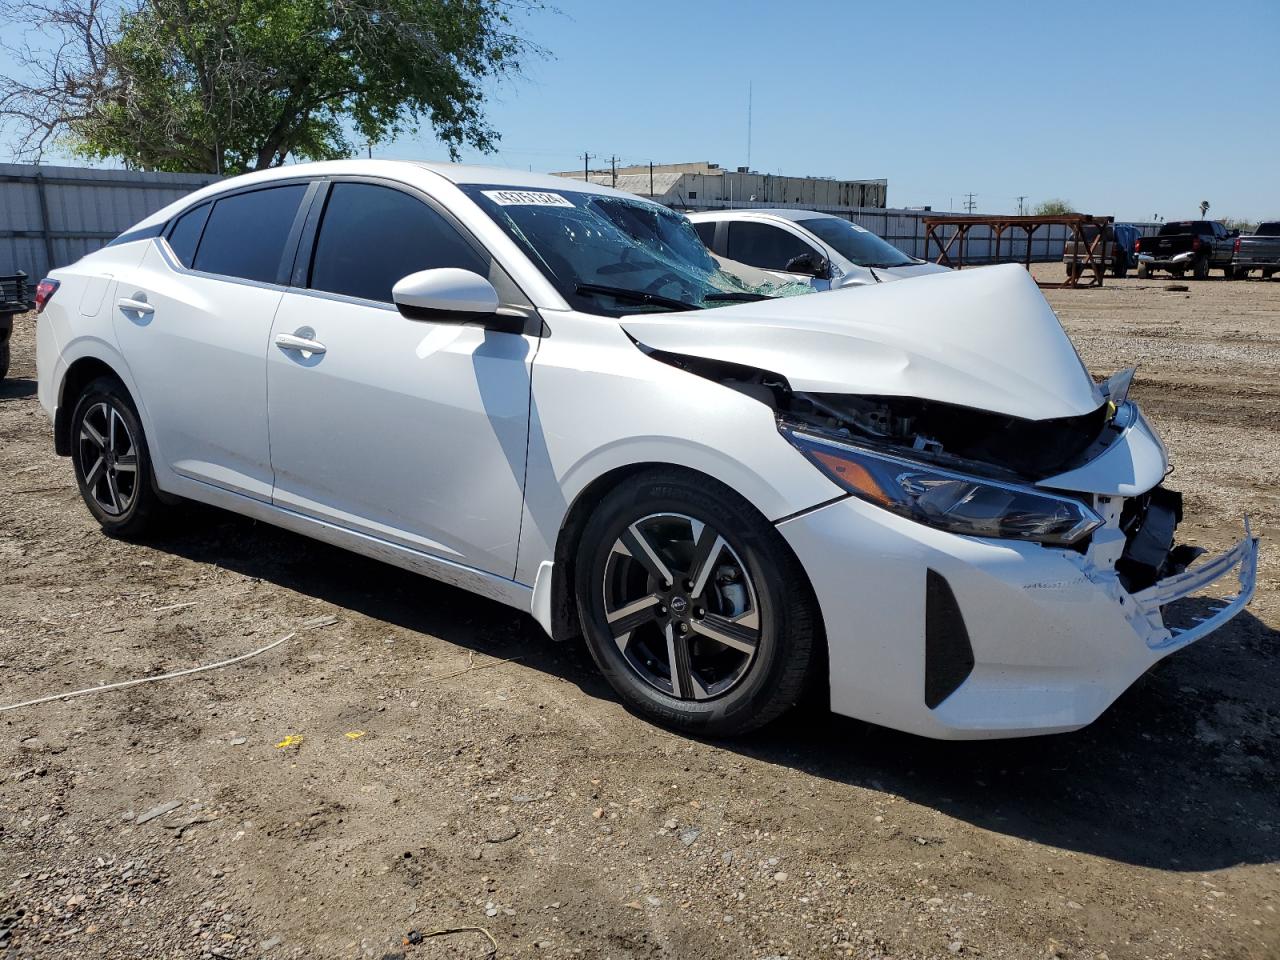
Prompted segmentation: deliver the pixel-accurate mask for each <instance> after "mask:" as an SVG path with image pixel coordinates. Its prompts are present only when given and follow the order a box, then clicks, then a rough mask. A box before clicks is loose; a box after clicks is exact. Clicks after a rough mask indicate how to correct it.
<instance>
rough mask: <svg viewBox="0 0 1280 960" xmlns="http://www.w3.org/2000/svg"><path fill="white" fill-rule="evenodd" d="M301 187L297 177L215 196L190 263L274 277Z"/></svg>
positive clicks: (248, 277) (236, 273)
mask: <svg viewBox="0 0 1280 960" xmlns="http://www.w3.org/2000/svg"><path fill="white" fill-rule="evenodd" d="M306 192H307V187H306V185H305V184H301V183H300V184H296V185H294V186H289V187H271V188H270V189H268V190H255V191H253V192H252V193H241V194H237V195H236V196H234V197H224V198H223V199H221V200H218V201H216V202H215V203H214V205H213V212H212V213H210V214H209V222H208V224H206V225H205V228H204V235H203V236H202V237H201V238H200V246H199V248H198V249H197V250H196V258H195V264H194V265H195V269H197V270H203V271H205V272H207V273H220V274H222V275H223V276H228V277H242V278H244V279H245V280H263V281H266V282H267V283H274V282H275V280H276V276H277V274H278V273H279V271H280V258H281V256H282V255H283V254H284V246H285V243H286V242H287V241H288V239H289V230H290V229H291V228H292V227H293V218H294V215H295V214H296V213H297V212H298V204H300V203H301V202H302V197H303V194H305V193H306Z"/></svg>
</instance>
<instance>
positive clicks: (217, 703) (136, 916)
mask: <svg viewBox="0 0 1280 960" xmlns="http://www.w3.org/2000/svg"><path fill="white" fill-rule="evenodd" d="M1041 272H1043V273H1044V274H1045V275H1046V276H1047V275H1049V274H1053V275H1055V276H1058V275H1060V274H1061V267H1060V266H1057V267H1045V268H1042V269H1041ZM1167 283H1168V281H1165V280H1153V281H1140V280H1128V281H1123V282H1112V281H1108V282H1107V285H1106V286H1105V287H1104V288H1102V289H1099V290H1068V291H1053V292H1050V293H1049V297H1050V299H1051V301H1052V302H1053V304H1054V306H1055V307H1056V308H1057V310H1058V311H1059V313H1060V315H1061V316H1062V318H1063V321H1064V323H1065V324H1066V326H1067V327H1068V329H1069V330H1070V332H1071V334H1072V336H1073V337H1074V338H1075V340H1076V343H1077V344H1078V346H1079V349H1080V351H1081V353H1082V355H1083V356H1084V358H1085V360H1086V362H1087V363H1088V364H1089V366H1090V368H1091V369H1092V370H1093V371H1094V372H1095V373H1097V374H1100V375H1101V374H1110V373H1111V372H1113V371H1114V370H1115V369H1118V368H1120V367H1122V366H1125V365H1128V364H1131V363H1133V362H1137V363H1138V364H1140V369H1139V376H1138V381H1137V386H1136V389H1135V395H1136V396H1137V398H1138V399H1139V400H1140V401H1141V402H1142V403H1143V405H1144V406H1145V409H1146V410H1147V412H1148V414H1149V416H1150V417H1151V419H1152V420H1153V421H1154V422H1155V423H1156V424H1157V426H1158V427H1159V428H1160V429H1161V430H1162V431H1163V434H1164V436H1165V438H1166V440H1167V442H1168V444H1169V447H1170V450H1171V454H1172V457H1173V460H1174V462H1175V464H1176V465H1177V472H1176V473H1175V474H1174V476H1173V477H1171V478H1170V481H1169V482H1170V485H1171V486H1173V487H1174V488H1177V489H1181V490H1183V491H1184V492H1185V493H1186V494H1187V521H1186V523H1185V524H1184V526H1183V527H1182V528H1181V532H1182V534H1183V538H1184V539H1190V540H1192V541H1193V542H1195V543H1198V544H1201V545H1204V546H1206V547H1208V548H1210V549H1222V548H1225V547H1227V546H1228V545H1229V544H1230V543H1231V542H1232V541H1233V540H1234V539H1235V538H1237V537H1238V536H1239V533H1240V522H1239V518H1240V515H1241V514H1242V513H1243V512H1244V511H1246V510H1248V511H1249V512H1250V513H1251V514H1252V516H1253V518H1254V522H1255V529H1256V530H1258V531H1260V533H1261V535H1262V537H1263V549H1264V554H1263V560H1262V566H1261V572H1260V578H1261V583H1260V586H1259V591H1258V596H1257V598H1256V599H1255V601H1254V603H1253V605H1252V606H1251V608H1250V609H1249V611H1248V612H1247V613H1246V614H1244V615H1242V616H1241V617H1239V618H1238V619H1237V620H1236V621H1234V622H1233V623H1232V624H1231V625H1230V626H1229V627H1228V628H1226V629H1224V630H1222V631H1221V632H1220V633H1219V634H1217V635H1215V636H1213V637H1212V638H1210V639H1209V640H1206V641H1205V642H1203V643H1201V644H1198V645H1196V646H1193V647H1191V648H1189V649H1187V650H1185V651H1182V652H1180V653H1178V654H1176V655H1175V656H1173V657H1172V658H1170V659H1169V660H1167V661H1165V662H1164V663H1163V664H1161V665H1160V666H1159V667H1158V668H1157V669H1156V670H1155V671H1153V672H1152V673H1151V674H1150V675H1148V676H1147V677H1145V678H1144V679H1143V680H1141V681H1140V682H1139V683H1138V684H1137V685H1135V687H1134V688H1133V689H1131V690H1130V691H1129V692H1128V693H1126V694H1125V695H1124V696H1123V697H1121V699H1120V700H1119V701H1118V702H1117V703H1116V704H1115V705H1114V706H1113V707H1112V708H1111V709H1110V710H1109V711H1108V712H1107V713H1106V714H1105V715H1104V716H1103V717H1102V718H1101V719H1100V720H1099V721H1098V722H1097V723H1095V724H1094V725H1093V726H1092V727H1090V728H1088V729H1086V730H1084V731H1081V732H1079V733H1076V734H1071V735H1065V736H1057V737H1051V738H1044V739H1038V740H1032V741H1021V742H996V743H976V744H964V743H960V744H956V743H934V742H929V741H925V740H921V739H917V738H913V737H909V736H905V735H901V734H896V733H892V732H890V731H886V730H883V729H877V728H872V727H868V726H866V725H863V724H859V723H855V722H853V721H849V720H845V719H842V718H839V717H835V716H831V715H829V714H827V713H825V712H823V711H821V710H810V711H806V712H802V713H800V714H798V715H795V716H793V717H791V718H789V719H787V720H784V721H783V722H780V723H778V724H776V725H774V726H773V727H771V728H769V729H767V730H765V731H763V732H761V733H759V734H758V735H755V736H752V737H750V738H748V739H745V740H742V741H739V742H734V743H714V742H703V741H699V740H694V739H689V738H686V737H681V736H676V735H673V734H671V733H668V732H664V731H662V730H659V729H656V728H655V727H653V726H651V725H650V724H648V723H646V722H644V721H643V720H641V719H639V718H637V717H635V716H633V715H631V714H629V713H628V712H627V711H626V710H624V709H622V708H621V707H620V706H619V705H618V703H617V701H616V699H615V698H614V697H613V695H612V694H611V692H610V690H609V689H608V688H607V687H606V686H605V685H604V683H603V682H602V681H601V680H600V679H599V678H598V676H597V674H596V672H595V670H594V669H593V667H592V665H591V662H590V660H589V658H588V656H587V655H586V654H585V652H584V651H583V650H581V649H577V648H574V647H569V646H558V645H556V644H553V643H552V642H551V641H550V640H548V639H547V638H546V637H545V636H544V635H543V634H542V633H541V632H540V630H539V628H538V627H537V626H536V625H535V624H534V623H533V621H532V620H530V619H529V618H527V617H525V616H522V615H519V614H518V613H516V612H514V611H511V610H509V609H506V608H504V607H501V606H498V605H496V604H493V603H490V602H486V601H483V600H479V599H476V598H474V597H472V596H469V595H467V594H464V593H462V592H460V591H458V590H455V589H451V588H448V587H444V586H440V585H437V584H434V583H431V582H429V581H425V580H422V579H418V578H415V577H414V576H411V575H409V574H407V573H402V572H400V571H397V570H395V569H392V568H390V567H386V566H383V565H380V564H378V563H375V562H372V561H368V560H364V559H361V558H358V557H355V556H352V555H348V554H346V553H343V552H341V551H338V550H335V549H330V548H327V547H324V546H321V545H319V544H316V543H312V542H309V541H307V540H304V539H302V538H300V537H297V536H293V535H291V534H287V533H283V532H281V531H278V530H275V529H272V528H271V527H268V526H264V525H261V524H255V523H253V522H250V521H248V520H245V519H241V518H237V517H234V516H230V515H226V514H222V513H218V512H215V511H212V510H205V509H196V508H192V509H189V510H186V511H184V512H183V513H182V514H181V515H180V516H181V519H180V522H179V523H178V524H177V526H176V528H175V530H174V531H173V532H172V533H171V534H168V535H166V536H165V537H163V538H162V539H158V540H155V541H153V542H148V543H145V544H136V543H124V542H119V541H115V540H111V539H108V538H106V537H104V536H103V535H102V534H101V533H100V532H99V530H98V528H97V527H96V525H95V524H94V523H93V522H92V521H91V519H90V517H89V514H88V512H87V511H86V510H85V509H84V508H83V506H82V505H81V503H80V501H79V498H78V495H77V493H76V490H75V487H74V484H73V480H72V476H71V468H70V466H69V464H68V462H67V461H65V460H62V459H59V458H57V457H55V456H54V454H53V450H52V445H51V442H50V439H49V427H48V424H47V423H46V421H45V418H44V416H43V414H42V413H41V411H40V410H39V408H38V406H37V404H36V399H35V382H34V378H35V360H34V356H33V323H32V320H31V318H24V319H21V320H19V323H18V329H17V333H16V342H15V359H14V369H13V371H12V373H11V377H10V379H8V380H6V381H5V382H4V383H3V385H0V477H3V479H2V480H0V706H2V705H4V704H11V703H14V702H17V701H20V700H25V699H28V698H33V697H37V696H40V695H44V694H50V693H58V692H65V691H69V690H73V689H76V688H80V687H84V686H88V685H94V684H98V683H102V682H112V681H120V680H125V679H128V678H133V677H139V676H144V675H147V674H153V673H161V672H165V671H169V670H175V669H180V668H184V667H189V666H193V665H196V664H199V663H204V662H208V661H212V660H217V659H221V658H225V657H230V656H234V655H236V654H240V653H243V652H246V651H250V650H253V649H256V648H258V647H260V646H263V645H265V644H267V643H270V642H272V641H274V640H277V639H279V638H281V637H284V636H286V635H288V634H290V633H292V634H294V636H293V638H292V639H291V640H289V641H288V642H286V643H285V644H283V645H281V646H279V647H277V648H276V649H274V650H272V651H270V652H268V653H266V654H264V655H262V656H260V657H258V658H256V659H253V660H249V661H247V662H245V663H242V664H240V665H237V666H233V667H230V668H228V669H226V670H221V671H216V672H210V673H203V674H200V675H198V676H194V677H189V678H185V679H180V680H176V681H172V682H166V683H156V684H149V685H145V686H140V687H136V688H133V689H129V690H125V691H121V692H116V693H109V694H104V695H99V696H93V697H86V698H82V699H76V700H70V701H59V702H53V703H48V704H45V705H43V706H38V707H32V708H27V709H22V710H15V711H9V712H5V713H0V954H3V953H4V951H5V947H6V946H7V949H8V951H9V953H10V955H13V956H16V957H40V958H53V957H68V958H71V957H74V958H85V957H119V958H167V957H175V958H177V957H211V956H212V957H258V956H265V957H268V958H277V957H278V958H285V957H374V958H393V957H400V956H401V955H404V956H407V957H409V958H414V960H417V958H433V957H456V958H476V960H478V958H481V957H485V956H488V955H489V950H490V945H489V941H488V940H487V939H486V936H485V935H484V934H483V933H480V932H476V931H462V932H454V933H446V934H443V935H441V936H438V937H433V938H428V939H425V940H423V942H421V943H410V944H407V945H406V944H405V943H404V940H405V939H406V938H410V931H416V933H417V934H421V935H426V934H429V933H432V932H434V931H437V930H449V929H453V928H460V927H470V928H475V927H480V928H484V929H485V930H486V931H488V933H489V934H491V935H492V937H493V939H494V941H495V942H496V944H497V956H498V957H503V958H506V957H583V958H617V960H621V958H639V957H676V958H686V957H702V958H721V957H725V958H739V957H741V958H757V960H759V958H779V957H789V958H792V960H796V958H810V957H848V956H852V957H861V958H895V960H902V958H913V957H915V958H926V957H928V958H932V957H943V958H946V957H951V956H960V957H966V956H972V957H985V958H994V957H1008V958H1018V960H1025V958H1038V957H1055V956H1060V957H1070V958H1084V957H1091V958H1094V960H1101V958H1103V957H1109V958H1112V960H1119V958H1127V957H1135V958H1136V957H1179V958H1181V957H1194V958H1201V957H1206V958H1208V957H1212V958H1237V957H1254V958H1275V957H1277V956H1280V913H1278V912H1277V910H1280V739H1278V738H1280V683H1278V680H1280V665H1278V663H1277V653H1278V652H1280V633H1278V632H1277V627H1280V551H1278V550H1277V545H1276V536H1277V534H1278V533H1280V281H1272V282H1264V281H1259V280H1253V281H1249V282H1226V281H1223V280H1219V279H1216V278H1215V279H1213V280H1211V281H1208V282H1200V283H1196V282H1191V283H1189V284H1188V285H1187V286H1188V287H1189V290H1188V291H1187V292H1185V293H1184V292H1170V291H1167V290H1166V289H1165V287H1166V284H1167ZM318 618H334V619H333V621H332V622H328V621H327V620H326V619H318ZM326 623H327V624H328V625H325V624H326ZM288 738H297V739H296V740H290V739H288ZM170 807H172V808H171V809H170ZM157 810H158V811H160V812H159V813H157V812H156V811H157Z"/></svg>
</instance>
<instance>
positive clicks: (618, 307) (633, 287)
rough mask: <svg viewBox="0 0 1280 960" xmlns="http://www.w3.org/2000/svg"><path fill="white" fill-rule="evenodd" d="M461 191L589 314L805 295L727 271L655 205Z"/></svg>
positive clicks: (487, 189) (802, 289) (565, 194)
mask: <svg viewBox="0 0 1280 960" xmlns="http://www.w3.org/2000/svg"><path fill="white" fill-rule="evenodd" d="M460 188H461V189H462V190H463V191H465V192H466V194H467V195H468V196H469V197H471V199H472V200H474V201H475V202H476V203H477V204H478V205H479V206H480V208H481V209H482V210H484V212H485V213H487V214H488V215H489V216H490V217H492V218H493V220H494V222H495V223H497V224H498V226H500V227H502V229H503V230H504V231H506V233H507V234H508V235H509V236H510V237H511V238H512V239H513V240H514V241H515V242H516V243H517V244H519V245H520V247H522V248H523V249H524V251H525V253H526V254H527V255H528V256H529V259H530V260H532V261H533V263H534V264H535V265H536V266H537V267H538V268H539V269H541V270H542V272H543V273H544V274H545V275H546V276H547V278H548V279H549V280H550V281H551V282H552V284H554V285H555V287H556V289H557V290H559V291H560V293H561V294H563V295H564V298H565V299H566V300H567V301H568V302H569V303H571V304H573V305H574V306H575V307H576V308H577V309H580V310H583V311H585V312H588V313H602V314H606V315H608V316H625V315H627V314H633V313H642V312H652V311H671V310H702V309H706V308H709V307H722V306H724V305H725V304H728V303H741V302H746V301H752V300H765V299H770V298H772V297H787V296H795V295H797V294H802V293H812V292H813V287H812V286H811V285H810V284H808V283H805V282H801V281H795V280H787V279H784V278H776V279H775V278H772V277H769V278H767V279H764V280H763V282H759V281H761V278H760V277H759V276H756V277H751V278H747V277H744V276H739V275H738V274H735V273H733V272H731V271H732V265H731V264H729V263H721V262H717V261H716V260H715V259H714V258H713V257H712V256H711V253H710V252H709V251H708V250H707V248H706V247H705V246H703V244H702V241H701V240H700V239H698V234H697V233H696V231H694V229H693V225H692V224H691V223H690V222H689V221H688V220H687V219H686V218H685V217H683V216H681V215H680V214H678V213H675V212H674V211H672V210H669V209H667V208H666V207H663V206H659V205H658V204H655V203H648V202H645V201H641V200H629V199H627V198H625V197H615V196H610V195H607V194H598V193H586V192H580V191H575V190H556V191H550V190H541V189H538V190H528V189H521V188H518V187H502V186H491V185H480V184H462V185H460ZM753 281H756V282H753Z"/></svg>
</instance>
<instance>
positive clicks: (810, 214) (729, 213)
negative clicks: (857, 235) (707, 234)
mask: <svg viewBox="0 0 1280 960" xmlns="http://www.w3.org/2000/svg"><path fill="white" fill-rule="evenodd" d="M688 217H689V219H690V220H731V219H733V218H735V217H777V218H778V219H779V220H791V221H793V222H796V221H800V220H841V219H843V218H842V217H837V216H836V215H835V214H832V213H819V212H818V211H817V210H797V209H794V208H792V207H738V208H736V209H733V210H704V211H702V212H700V213H691V214H688Z"/></svg>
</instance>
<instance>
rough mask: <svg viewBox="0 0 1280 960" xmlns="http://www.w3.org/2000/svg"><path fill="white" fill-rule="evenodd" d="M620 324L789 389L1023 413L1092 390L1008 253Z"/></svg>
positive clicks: (1049, 411) (1067, 413) (1073, 406)
mask: <svg viewBox="0 0 1280 960" xmlns="http://www.w3.org/2000/svg"><path fill="white" fill-rule="evenodd" d="M622 326H623V329H625V330H626V331H627V333H628V334H630V335H631V336H632V337H633V338H635V339H636V340H637V341H638V342H639V343H641V344H643V345H644V346H646V347H649V348H652V349H654V350H661V351H663V352H666V353H672V354H680V355H684V356H690V357H702V358H706V359H710V360H719V361H723V362H726V363H735V364H741V365H743V366H747V367H754V368H756V369H759V370H765V371H768V372H770V373H775V374H779V375H781V376H783V377H785V378H786V379H787V382H788V383H789V384H790V386H791V388H792V389H793V390H802V391H808V392H813V393H822V394H863V395H875V396H901V397H915V398H919V399H922V400H938V401H942V402H945V403H951V404H956V405H959V406H964V407H970V408H975V409H979V410H987V411H991V412H993V413H1002V414H1008V415H1009V416H1014V417H1021V418H1023V419H1027V420H1048V419H1053V418H1058V417H1073V416H1080V415H1082V414H1086V413H1089V412H1091V411H1094V410H1096V409H1098V407H1099V406H1100V405H1101V404H1102V402H1103V397H1102V394H1101V393H1100V391H1099V390H1098V388H1097V386H1096V385H1095V384H1094V382H1093V379H1092V378H1091V377H1090V376H1089V374H1088V371H1086V370H1085V367H1084V364H1083V363H1082V362H1081V360H1080V357H1079V355H1078V354H1077V353H1076V350H1075V347H1074V346H1072V344H1071V341H1070V339H1069V338H1068V337H1067V334H1066V331H1064V330H1063V329H1062V325H1061V324H1060V323H1059V322H1058V318H1057V316H1056V315H1055V314H1054V312H1053V310H1052V309H1051V308H1050V306H1049V304H1048V302H1047V301H1046V300H1045V298H1044V296H1043V295H1042V294H1041V293H1040V289H1039V288H1038V287H1037V286H1036V283H1035V281H1034V280H1032V279H1031V277H1030V275H1029V274H1028V273H1027V271H1026V270H1025V269H1023V268H1022V267H1021V266H1018V265H1017V264H1002V265H999V266H993V267H981V268H977V269H970V270H957V271H952V272H948V273H939V274H934V275H931V276H923V277H915V278H912V279H911V280H910V282H907V283H886V284H881V285H879V286H875V287H860V288H856V289H846V290H833V291H830V292H827V293H815V294H810V295H806V296H800V297H788V298H786V299H777V300H766V301H761V302H759V303H745V304H735V305H733V306H728V307H717V308H715V309H710V310H701V311H698V312H696V313H666V314H657V315H655V314H646V315H638V316H631V317H624V318H623V320H622Z"/></svg>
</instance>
